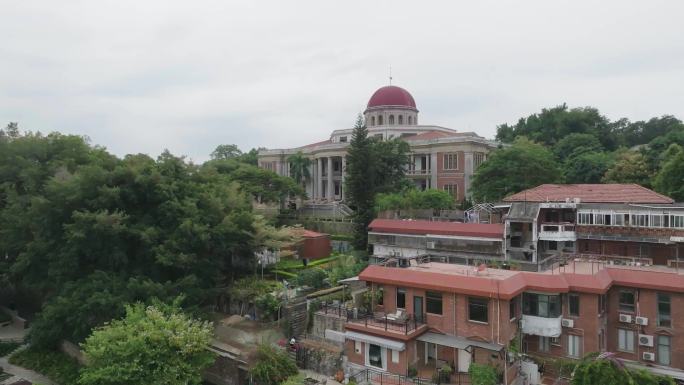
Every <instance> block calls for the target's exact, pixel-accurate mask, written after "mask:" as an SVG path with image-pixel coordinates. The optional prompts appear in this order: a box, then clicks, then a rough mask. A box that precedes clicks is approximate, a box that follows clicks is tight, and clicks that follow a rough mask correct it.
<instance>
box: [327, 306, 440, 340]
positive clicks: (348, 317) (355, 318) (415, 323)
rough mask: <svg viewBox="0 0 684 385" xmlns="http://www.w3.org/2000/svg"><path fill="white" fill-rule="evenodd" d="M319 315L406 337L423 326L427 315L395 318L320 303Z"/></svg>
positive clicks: (382, 313) (381, 313) (380, 313)
mask: <svg viewBox="0 0 684 385" xmlns="http://www.w3.org/2000/svg"><path fill="white" fill-rule="evenodd" d="M318 312H319V314H325V315H332V316H335V317H339V318H343V319H344V320H345V321H346V322H347V323H351V324H356V325H364V327H368V328H376V329H382V330H385V331H390V332H396V333H402V334H404V335H408V334H410V333H412V332H413V331H415V330H416V329H418V328H419V327H420V326H422V325H424V324H425V322H426V321H427V315H426V314H425V313H423V314H418V315H415V314H407V315H405V316H400V317H395V316H394V315H393V314H391V313H390V314H388V313H385V312H374V313H371V312H368V311H364V310H361V309H358V308H348V307H347V306H346V305H344V304H342V303H340V304H334V303H333V304H328V303H322V304H321V306H320V308H319V309H318Z"/></svg>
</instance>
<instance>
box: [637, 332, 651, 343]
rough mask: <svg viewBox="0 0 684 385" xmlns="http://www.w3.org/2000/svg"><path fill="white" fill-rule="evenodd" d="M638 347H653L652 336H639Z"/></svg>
mask: <svg viewBox="0 0 684 385" xmlns="http://www.w3.org/2000/svg"><path fill="white" fill-rule="evenodd" d="M639 345H641V346H653V336H649V335H646V334H639Z"/></svg>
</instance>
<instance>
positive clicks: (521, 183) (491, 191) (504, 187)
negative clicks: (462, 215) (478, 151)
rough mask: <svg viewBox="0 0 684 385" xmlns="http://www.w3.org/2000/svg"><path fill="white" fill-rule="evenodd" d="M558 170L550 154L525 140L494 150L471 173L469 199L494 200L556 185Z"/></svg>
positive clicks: (520, 139)
mask: <svg viewBox="0 0 684 385" xmlns="http://www.w3.org/2000/svg"><path fill="white" fill-rule="evenodd" d="M560 178H561V170H560V167H559V165H558V162H557V161H556V159H555V158H554V156H553V154H552V153H551V151H549V150H548V149H547V148H545V147H544V146H542V145H540V144H537V143H533V142H531V141H529V140H527V139H525V138H518V139H516V140H515V142H514V143H513V144H512V145H511V146H508V147H504V148H502V149H499V150H496V151H495V152H494V153H492V154H491V155H490V156H489V159H488V160H487V161H486V162H484V163H483V164H482V165H481V166H480V167H479V168H478V169H477V171H476V172H475V175H474V176H473V181H472V194H473V198H474V199H475V200H477V201H496V200H499V199H501V198H503V197H505V196H507V195H509V194H511V193H515V192H518V191H521V190H524V189H527V188H530V187H534V186H537V185H540V184H542V183H554V182H560Z"/></svg>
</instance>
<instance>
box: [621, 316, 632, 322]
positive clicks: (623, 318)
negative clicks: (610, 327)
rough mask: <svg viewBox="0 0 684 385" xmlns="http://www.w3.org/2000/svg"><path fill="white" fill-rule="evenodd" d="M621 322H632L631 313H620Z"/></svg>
mask: <svg viewBox="0 0 684 385" xmlns="http://www.w3.org/2000/svg"><path fill="white" fill-rule="evenodd" d="M620 322H625V323H630V322H632V316H631V315H629V314H620Z"/></svg>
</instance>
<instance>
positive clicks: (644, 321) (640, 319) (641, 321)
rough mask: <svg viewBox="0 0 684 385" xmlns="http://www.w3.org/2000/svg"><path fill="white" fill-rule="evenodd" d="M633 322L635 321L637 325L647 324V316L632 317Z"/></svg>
mask: <svg viewBox="0 0 684 385" xmlns="http://www.w3.org/2000/svg"><path fill="white" fill-rule="evenodd" d="M634 322H636V324H637V325H643V326H646V325H648V318H646V317H636V318H634Z"/></svg>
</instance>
